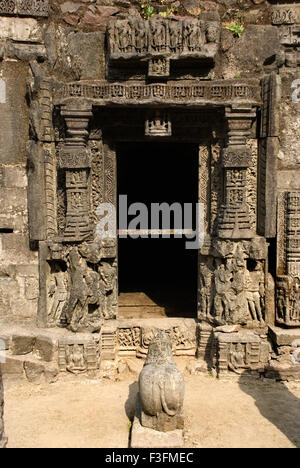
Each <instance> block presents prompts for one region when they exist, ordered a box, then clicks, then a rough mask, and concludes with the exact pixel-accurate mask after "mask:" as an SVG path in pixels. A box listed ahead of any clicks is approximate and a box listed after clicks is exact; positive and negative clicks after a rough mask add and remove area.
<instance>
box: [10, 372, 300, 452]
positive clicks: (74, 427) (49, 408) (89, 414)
mask: <svg viewBox="0 0 300 468" xmlns="http://www.w3.org/2000/svg"><path fill="white" fill-rule="evenodd" d="M137 376H138V369H137V370H136V373H135V374H134V373H128V372H127V373H126V372H125V373H124V374H123V375H120V378H119V381H112V380H108V379H105V378H103V379H102V380H99V379H94V380H93V379H90V380H89V379H87V378H83V377H82V376H81V377H79V376H78V377H75V376H71V375H70V376H67V377H63V378H61V377H60V378H59V380H58V381H57V382H56V383H54V384H51V385H46V384H41V385H33V384H30V383H28V382H26V381H22V382H20V381H18V382H15V381H11V380H10V379H8V378H7V377H6V378H5V382H4V385H5V423H6V432H7V435H8V439H9V442H8V447H10V448H14V447H33V448H37V447H105V448H113V447H116V448H118V447H119V448H120V447H128V442H129V434H130V427H131V422H130V421H131V420H132V418H133V415H134V410H135V398H136V392H137ZM185 385H186V396H185V421H186V428H185V447H188V448H192V447H203V448H204V447H213V448H221V447H233V448H238V447H260V448H275V447H280V448H293V447H298V448H300V383H295V382H290V383H278V382H274V381H271V380H263V381H260V380H252V381H249V378H246V377H244V376H240V377H239V378H238V380H235V381H219V380H217V379H214V378H212V377H211V376H209V375H208V374H207V375H194V376H185Z"/></svg>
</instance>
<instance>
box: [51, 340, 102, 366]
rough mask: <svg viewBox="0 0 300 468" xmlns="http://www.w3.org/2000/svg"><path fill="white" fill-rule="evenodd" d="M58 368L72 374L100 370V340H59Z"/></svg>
mask: <svg viewBox="0 0 300 468" xmlns="http://www.w3.org/2000/svg"><path fill="white" fill-rule="evenodd" d="M58 366H59V370H60V371H61V372H71V373H72V374H80V373H84V372H88V371H95V370H97V369H99V366H100V348H99V338H98V340H96V339H93V338H90V339H89V338H76V337H74V338H73V337H72V338H64V339H61V340H59V344H58Z"/></svg>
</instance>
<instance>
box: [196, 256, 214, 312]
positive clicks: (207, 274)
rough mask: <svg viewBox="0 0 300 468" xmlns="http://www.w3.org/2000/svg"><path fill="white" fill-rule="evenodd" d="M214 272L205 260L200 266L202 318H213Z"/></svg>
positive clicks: (200, 306)
mask: <svg viewBox="0 0 300 468" xmlns="http://www.w3.org/2000/svg"><path fill="white" fill-rule="evenodd" d="M212 297H213V292H212V272H211V271H210V269H209V267H208V266H207V265H206V263H205V262H201V263H200V267H199V309H200V312H201V317H202V318H211V306H212Z"/></svg>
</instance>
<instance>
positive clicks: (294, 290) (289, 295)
mask: <svg viewBox="0 0 300 468" xmlns="http://www.w3.org/2000/svg"><path fill="white" fill-rule="evenodd" d="M276 305H277V307H276V321H277V323H278V324H280V325H285V326H288V327H299V326H300V278H299V277H296V278H294V277H291V276H278V277H277V280H276Z"/></svg>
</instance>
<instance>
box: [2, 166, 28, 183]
mask: <svg viewBox="0 0 300 468" xmlns="http://www.w3.org/2000/svg"><path fill="white" fill-rule="evenodd" d="M2 170H3V185H4V186H5V187H7V188H14V187H18V188H24V187H26V186H27V177H26V168H25V167H18V166H3V167H2Z"/></svg>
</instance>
